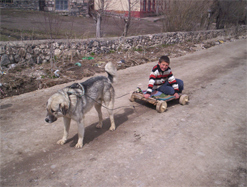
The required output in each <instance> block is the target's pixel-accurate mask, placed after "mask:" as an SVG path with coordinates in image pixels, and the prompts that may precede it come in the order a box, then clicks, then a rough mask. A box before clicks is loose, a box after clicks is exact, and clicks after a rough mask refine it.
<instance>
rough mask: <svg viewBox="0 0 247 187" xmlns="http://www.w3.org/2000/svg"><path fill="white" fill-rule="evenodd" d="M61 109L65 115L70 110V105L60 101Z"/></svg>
mask: <svg viewBox="0 0 247 187" xmlns="http://www.w3.org/2000/svg"><path fill="white" fill-rule="evenodd" d="M59 109H60V111H61V112H62V114H63V115H64V116H65V115H66V114H67V112H68V110H69V106H68V105H67V104H66V103H60V104H59Z"/></svg>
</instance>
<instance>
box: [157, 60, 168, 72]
mask: <svg viewBox="0 0 247 187" xmlns="http://www.w3.org/2000/svg"><path fill="white" fill-rule="evenodd" d="M159 66H160V69H161V70H162V71H165V70H167V68H168V67H169V64H168V63H167V62H164V61H163V62H159Z"/></svg>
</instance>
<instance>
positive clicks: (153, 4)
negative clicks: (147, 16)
mask: <svg viewBox="0 0 247 187" xmlns="http://www.w3.org/2000/svg"><path fill="white" fill-rule="evenodd" d="M153 11H155V0H153Z"/></svg>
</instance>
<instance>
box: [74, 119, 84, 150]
mask: <svg viewBox="0 0 247 187" xmlns="http://www.w3.org/2000/svg"><path fill="white" fill-rule="evenodd" d="M84 131H85V130H84V116H83V117H82V119H81V120H79V121H78V142H77V144H76V145H75V148H81V147H82V146H83V139H84Z"/></svg>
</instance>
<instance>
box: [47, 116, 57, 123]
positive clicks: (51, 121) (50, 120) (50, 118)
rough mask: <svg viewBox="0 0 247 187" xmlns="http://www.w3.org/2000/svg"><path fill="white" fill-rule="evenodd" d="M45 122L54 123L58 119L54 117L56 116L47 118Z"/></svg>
mask: <svg viewBox="0 0 247 187" xmlns="http://www.w3.org/2000/svg"><path fill="white" fill-rule="evenodd" d="M45 121H46V122H47V123H53V122H54V121H57V118H56V117H54V116H47V117H46V118H45Z"/></svg>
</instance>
